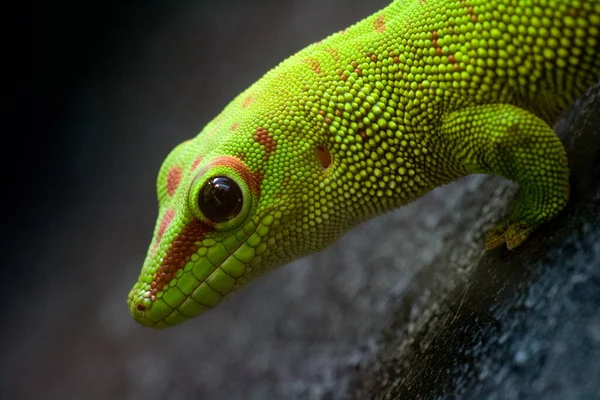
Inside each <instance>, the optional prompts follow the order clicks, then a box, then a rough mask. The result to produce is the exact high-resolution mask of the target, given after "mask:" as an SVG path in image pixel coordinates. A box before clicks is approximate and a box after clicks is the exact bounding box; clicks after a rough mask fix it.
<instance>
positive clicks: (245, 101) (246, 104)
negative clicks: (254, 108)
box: [242, 94, 256, 109]
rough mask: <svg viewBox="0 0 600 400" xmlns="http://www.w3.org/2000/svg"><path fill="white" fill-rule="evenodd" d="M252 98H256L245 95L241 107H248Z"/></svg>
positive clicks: (252, 100)
mask: <svg viewBox="0 0 600 400" xmlns="http://www.w3.org/2000/svg"><path fill="white" fill-rule="evenodd" d="M254 100H256V98H255V97H254V96H253V95H251V94H250V95H248V96H246V97H245V98H244V100H242V108H244V109H246V108H248V107H250V106H251V105H252V103H254Z"/></svg>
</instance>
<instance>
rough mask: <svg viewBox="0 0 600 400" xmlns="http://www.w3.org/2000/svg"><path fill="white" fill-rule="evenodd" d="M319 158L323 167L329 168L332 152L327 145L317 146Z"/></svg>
mask: <svg viewBox="0 0 600 400" xmlns="http://www.w3.org/2000/svg"><path fill="white" fill-rule="evenodd" d="M317 158H318V159H319V162H320V163H321V166H322V167H323V169H327V168H328V167H329V166H330V165H331V153H330V152H329V149H328V148H327V147H325V146H317Z"/></svg>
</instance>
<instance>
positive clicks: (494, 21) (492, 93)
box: [128, 0, 600, 329]
mask: <svg viewBox="0 0 600 400" xmlns="http://www.w3.org/2000/svg"><path fill="white" fill-rule="evenodd" d="M599 79H600V1H599V0H395V1H393V2H392V3H391V4H389V5H388V6H387V7H385V8H384V9H382V10H380V11H379V12H376V13H375V14H373V15H371V16H370V17H367V18H366V19H364V20H362V21H360V22H357V23H355V24H354V25H352V26H350V27H349V28H347V29H345V30H343V31H340V32H337V33H334V34H332V35H331V36H329V37H327V38H326V39H324V40H322V41H319V42H316V43H313V44H311V45H309V46H308V47H306V48H305V49H303V50H301V51H299V52H298V53H297V54H295V55H293V56H291V57H289V58H288V59H286V60H284V61H283V62H281V63H280V64H279V65H277V66H276V67H274V68H273V69H271V70H270V71H269V72H267V73H266V74H265V75H264V76H263V77H262V78H261V79H260V80H258V81H257V82H256V83H254V84H253V85H251V86H250V87H249V88H248V89H246V90H245V91H244V92H242V93H241V94H240V95H238V96H237V97H236V98H235V99H234V100H233V101H231V103H229V104H228V105H227V106H226V107H225V108H224V109H223V111H222V112H221V113H220V114H219V115H218V116H217V117H216V118H214V119H213V120H212V121H210V122H209V123H208V124H207V125H206V126H205V127H204V128H203V129H202V130H201V131H200V133H199V134H198V135H197V136H196V137H195V138H193V139H190V140H187V141H185V142H183V143H181V144H179V145H178V146H177V147H175V148H174V149H173V150H172V151H171V153H170V154H169V155H168V156H167V157H166V159H165V161H164V163H163V164H162V166H161V167H160V171H159V173H158V178H157V196H158V203H159V215H158V219H157V223H156V227H155V230H154V234H153V237H152V241H151V243H150V246H149V249H148V253H147V256H146V259H145V261H144V264H143V266H142V269H141V272H140V275H139V278H138V280H137V282H136V283H135V284H134V286H133V288H132V289H131V291H130V293H129V296H128V306H129V309H130V312H131V314H132V316H133V318H134V319H135V320H136V321H138V322H139V323H140V324H142V325H145V326H150V327H153V328H159V329H160V328H166V327H169V326H173V325H176V324H179V323H182V322H184V321H186V320H188V319H190V318H192V317H195V316H198V315H200V314H202V313H204V312H206V311H208V310H210V309H212V308H214V307H215V306H217V305H218V304H219V303H220V302H221V301H222V300H223V298H225V297H226V296H227V295H229V294H230V293H232V292H234V291H236V290H238V289H240V288H242V287H244V286H245V285H247V284H248V283H250V282H251V281H253V280H254V279H256V278H258V277H260V276H261V275H263V274H265V273H267V272H268V271H270V270H272V269H274V268H276V267H279V266H281V265H284V264H286V263H289V262H290V261H292V260H294V259H297V258H299V257H302V256H304V255H307V254H309V253H312V252H316V251H319V250H321V249H323V248H325V247H326V246H328V245H329V244H330V243H332V242H333V241H335V240H336V239H338V238H339V237H340V236H341V235H342V234H343V233H344V232H345V231H347V230H348V229H350V228H351V227H353V226H355V225H356V224H359V223H360V222H362V221H364V220H366V219H370V218H373V217H375V216H377V215H380V214H382V213H385V212H388V211H390V210H392V209H394V208H397V207H399V206H402V205H405V204H408V203H410V202H412V201H414V200H415V199H417V198H419V197H420V196H422V195H423V194H425V193H427V192H429V191H430V190H432V189H434V188H436V187H438V186H442V185H444V184H447V183H449V182H452V181H454V180H457V179H459V178H461V177H463V176H465V175H468V174H474V173H476V174H493V175H498V176H501V177H503V178H505V179H508V180H511V181H514V182H516V183H517V184H518V185H519V187H520V193H519V195H518V196H517V197H516V199H515V200H514V204H513V207H512V209H511V211H510V213H509V215H507V216H506V218H505V219H504V220H502V221H500V222H499V223H498V224H497V225H495V226H494V227H492V228H491V229H490V230H489V232H487V234H486V239H485V246H486V249H493V248H496V247H499V246H506V247H508V249H514V248H516V247H518V246H519V245H521V244H522V243H523V242H524V241H525V240H526V239H527V238H528V237H529V236H530V235H531V234H532V232H533V231H534V230H535V229H536V228H537V227H539V226H540V224H543V223H545V222H547V221H549V220H551V219H552V218H554V217H555V216H556V215H557V214H559V213H560V212H561V210H562V209H563V208H564V207H565V205H566V204H567V202H568V200H569V166H568V160H567V156H566V152H565V149H564V146H563V144H562V143H561V141H560V140H559V138H558V137H557V136H556V134H555V133H554V132H553V130H552V128H551V126H552V124H553V123H555V122H556V121H557V120H558V118H560V115H561V113H562V112H564V110H565V109H566V108H567V107H569V106H570V105H571V104H572V103H573V102H574V100H575V99H576V98H577V97H579V96H580V95H582V94H583V93H584V92H585V91H586V89H588V88H589V87H590V86H592V85H593V84H595V83H596V82H598V80H599Z"/></svg>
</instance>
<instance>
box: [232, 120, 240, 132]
mask: <svg viewBox="0 0 600 400" xmlns="http://www.w3.org/2000/svg"><path fill="white" fill-rule="evenodd" d="M239 127H240V123H239V122H236V123H235V124H233V125H231V130H232V131H235V130H236V129H237V128H239Z"/></svg>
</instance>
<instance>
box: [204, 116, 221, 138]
mask: <svg viewBox="0 0 600 400" xmlns="http://www.w3.org/2000/svg"><path fill="white" fill-rule="evenodd" d="M222 125H223V119H221V118H219V120H218V122H217V124H216V125H215V127H214V128H212V129H211V131H210V132H208V134H207V135H206V138H204V141H207V140H208V139H210V138H211V137H212V135H214V134H215V133H217V131H218V130H219V129H221V126H222Z"/></svg>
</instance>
